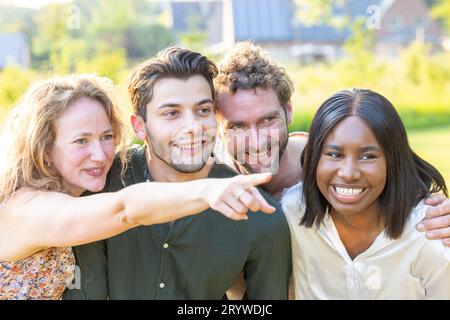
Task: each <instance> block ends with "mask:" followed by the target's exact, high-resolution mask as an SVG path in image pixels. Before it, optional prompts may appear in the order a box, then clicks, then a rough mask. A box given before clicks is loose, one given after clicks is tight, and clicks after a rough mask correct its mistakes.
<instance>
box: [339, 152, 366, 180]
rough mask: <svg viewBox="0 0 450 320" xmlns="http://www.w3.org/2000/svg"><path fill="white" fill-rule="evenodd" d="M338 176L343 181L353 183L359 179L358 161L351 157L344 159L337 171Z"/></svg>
mask: <svg viewBox="0 0 450 320" xmlns="http://www.w3.org/2000/svg"><path fill="white" fill-rule="evenodd" d="M338 176H339V177H340V178H342V179H343V180H344V181H349V182H350V181H355V180H358V179H360V178H361V171H360V169H359V166H358V161H357V160H356V159H353V158H351V157H346V158H345V159H344V160H343V161H342V162H341V166H340V167H339V169H338Z"/></svg>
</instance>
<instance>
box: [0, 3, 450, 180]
mask: <svg viewBox="0 0 450 320" xmlns="http://www.w3.org/2000/svg"><path fill="white" fill-rule="evenodd" d="M449 32H450V1H448V0H379V1H374V0H346V1H345V0H342V1H339V0H335V1H317V0H211V1H180V0H177V1H169V0H167V1H157V0H152V1H148V0H73V1H45V0H41V1H39V0H34V1H24V0H22V1H20V0H15V1H12V0H9V1H8V0H0V122H1V121H2V119H3V118H4V117H5V116H6V114H7V113H8V111H9V110H10V108H11V107H12V106H13V105H14V103H15V102H16V101H17V99H18V98H19V97H20V96H21V94H22V93H23V92H24V90H26V88H27V86H28V85H29V84H30V83H31V82H32V81H34V80H36V79H42V78H47V77H50V76H53V75H62V74H69V73H85V72H88V73H97V74H99V75H102V76H106V77H109V78H111V79H112V80H113V81H114V82H115V84H116V85H117V88H118V93H119V94H120V95H121V97H122V104H123V106H124V107H126V108H128V107H129V104H128V101H127V93H126V90H125V88H126V81H127V77H128V74H129V72H130V70H131V69H132V68H133V66H135V65H136V63H138V62H139V61H142V60H144V59H146V58H148V57H150V56H151V55H153V54H155V53H156V52H158V51H159V50H161V49H162V48H164V47H166V46H168V45H172V44H179V45H182V46H186V47H188V48H191V49H194V50H198V51H201V52H203V53H204V54H207V55H208V56H209V57H211V58H212V59H214V60H215V61H217V60H218V59H219V58H220V55H221V53H222V52H223V51H224V50H226V49H227V48H229V47H230V46H232V45H233V43H234V42H235V41H240V40H247V39H251V40H253V41H254V42H255V43H257V44H259V45H261V46H262V47H264V48H265V49H266V50H267V51H268V52H269V53H270V54H271V55H272V57H274V58H275V59H277V60H278V61H279V62H280V63H281V64H282V65H283V66H284V67H285V68H286V69H287V71H288V73H289V74H290V76H291V77H292V79H293V81H294V86H295V94H294V97H293V105H294V107H295V119H294V123H293V124H292V126H291V130H293V131H294V130H307V128H308V124H309V122H310V120H311V118H312V116H313V114H314V112H315V110H316V109H317V107H318V106H319V105H320V103H321V102H322V101H324V100H325V99H326V98H327V97H328V96H330V95H331V94H332V93H334V92H335V91H337V90H339V89H342V88H347V87H367V88H371V89H373V90H376V91H378V92H380V93H382V94H383V95H385V96H386V97H387V98H388V99H390V100H391V101H392V102H393V103H394V105H395V106H396V107H397V110H398V111H399V113H400V114H401V116H402V119H403V121H404V123H405V125H406V127H407V129H408V133H409V138H410V142H411V144H412V146H413V148H414V149H415V151H416V152H417V153H418V154H419V155H421V156H422V157H424V158H425V159H426V160H428V161H429V162H431V163H432V164H433V165H435V166H436V167H437V168H438V169H439V170H440V171H441V172H442V173H443V174H444V176H445V178H446V181H447V183H450V63H449V61H450V51H449V50H450V37H449V35H450V33H449ZM393 138H394V139H395V137H393Z"/></svg>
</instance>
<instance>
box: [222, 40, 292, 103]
mask: <svg viewBox="0 0 450 320" xmlns="http://www.w3.org/2000/svg"><path fill="white" fill-rule="evenodd" d="M214 84H215V87H216V92H217V93H221V92H228V93H229V94H234V93H236V91H237V90H239V89H255V88H261V89H270V88H271V89H273V90H274V91H275V93H276V94H277V97H278V100H279V101H280V104H281V106H283V108H285V107H286V104H287V103H288V102H289V100H290V99H291V96H292V93H293V91H294V87H293V85H292V81H291V79H290V78H289V76H288V75H287V74H286V70H285V69H284V68H283V67H281V66H280V65H278V64H277V63H276V62H274V61H273V60H271V59H270V57H269V55H268V53H267V52H265V51H264V50H263V49H262V48H260V47H258V46H256V45H255V44H253V43H251V42H238V43H236V45H235V46H234V47H233V49H231V50H230V51H229V52H228V53H227V54H226V55H225V56H224V57H223V59H222V61H221V62H220V63H219V75H218V76H217V78H216V79H215V82H214Z"/></svg>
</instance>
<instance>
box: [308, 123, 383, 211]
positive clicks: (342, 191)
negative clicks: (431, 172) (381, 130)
mask: <svg viewBox="0 0 450 320" xmlns="http://www.w3.org/2000/svg"><path fill="white" fill-rule="evenodd" d="M316 174H317V186H318V188H319V190H320V192H321V193H322V194H323V196H324V197H325V198H326V200H327V201H328V203H329V204H330V206H331V210H334V211H335V212H337V213H338V214H342V215H354V214H359V213H364V214H367V213H368V212H371V211H372V210H378V197H379V196H380V194H381V193H382V192H383V190H384V187H385V185H386V159H385V156H384V153H383V150H382V148H381V147H380V145H379V143H378V142H377V140H376V138H375V136H374V134H373V132H372V131H371V130H370V128H369V127H368V126H367V124H366V123H365V122H364V121H363V120H361V119H360V118H358V117H356V116H351V117H348V118H346V119H344V120H343V121H342V122H340V123H339V124H338V125H336V127H335V128H334V129H333V130H332V131H331V132H330V134H329V135H328V136H327V137H326V139H325V141H324V144H323V148H322V153H321V156H320V160H319V163H318V166H317V172H316Z"/></svg>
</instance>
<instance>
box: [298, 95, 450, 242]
mask: <svg viewBox="0 0 450 320" xmlns="http://www.w3.org/2000/svg"><path fill="white" fill-rule="evenodd" d="M351 116H356V117H359V118H360V119H362V120H363V121H364V122H365V123H366V124H367V125H368V126H369V128H370V129H371V130H372V132H373V134H374V135H375V138H376V139H377V141H378V143H379V144H380V146H381V148H382V149H383V152H384V155H385V158H386V167H387V169H386V170H387V172H386V178H387V179H386V185H385V187H384V190H383V191H382V193H381V194H380V196H379V202H380V206H381V211H382V215H383V217H384V221H385V230H386V235H387V236H388V237H389V238H391V239H397V238H399V237H400V236H401V235H402V233H403V229H404V227H405V225H406V223H407V221H408V218H409V215H410V213H411V211H412V209H413V208H414V207H415V206H417V204H418V203H419V202H420V201H421V200H422V199H424V198H426V197H427V196H428V195H430V194H431V193H435V192H443V193H444V194H445V195H447V187H446V185H445V181H444V178H443V177H442V175H441V174H440V173H439V171H438V170H437V169H436V168H434V167H433V166H432V165H431V164H429V163H428V162H426V161H425V160H423V159H421V158H420V157H419V156H418V155H417V154H415V153H414V151H412V150H411V148H410V146H409V143H408V138H407V134H406V130H405V127H404V126H403V123H402V121H401V119H400V116H399V115H398V113H397V111H396V110H395V108H394V106H393V105H392V104H391V103H390V102H389V100H387V99H386V98H385V97H383V96H382V95H380V94H378V93H376V92H373V91H371V90H367V89H350V90H343V91H339V92H337V93H336V94H334V95H333V96H331V97H330V98H328V99H327V100H326V101H325V102H324V103H323V104H322V105H321V106H320V108H319V110H318V111H317V113H316V115H315V116H314V119H313V120H312V124H311V126H310V129H309V139H308V143H307V144H306V146H305V149H304V152H303V154H302V160H301V162H302V166H303V195H301V196H303V197H304V199H305V204H306V211H305V215H304V216H303V218H302V220H301V222H300V224H301V225H304V226H306V227H312V226H313V224H316V225H317V226H319V225H320V224H321V223H322V221H323V219H324V217H325V214H326V210H327V209H328V207H329V203H328V201H327V200H326V199H325V197H324V196H323V195H322V193H321V192H320V190H319V188H318V187H317V181H316V179H317V166H318V163H319V159H320V157H321V154H322V148H323V144H324V141H325V139H326V138H327V136H328V135H329V134H330V132H331V131H332V130H333V129H334V128H335V127H336V125H338V124H339V123H340V122H341V121H343V120H344V119H346V118H348V117H351Z"/></svg>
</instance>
